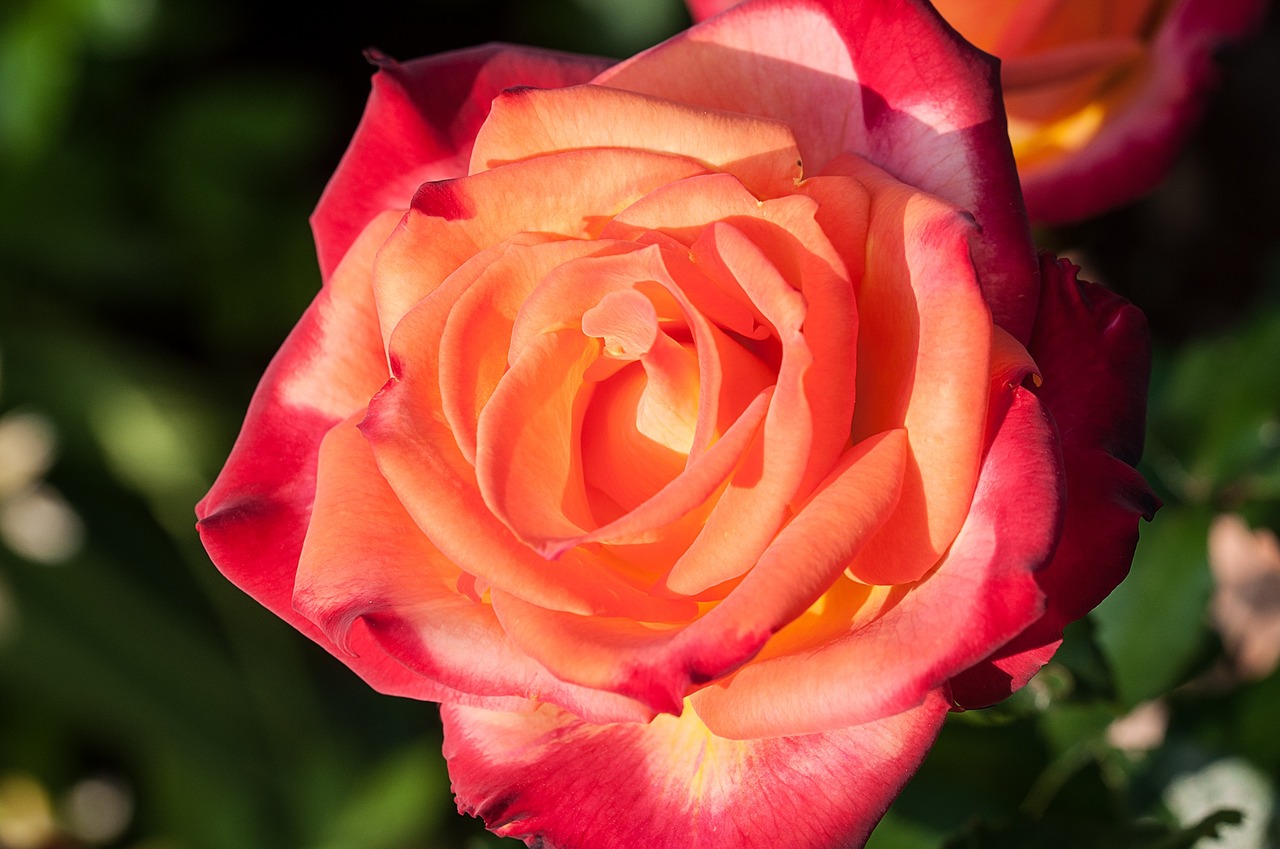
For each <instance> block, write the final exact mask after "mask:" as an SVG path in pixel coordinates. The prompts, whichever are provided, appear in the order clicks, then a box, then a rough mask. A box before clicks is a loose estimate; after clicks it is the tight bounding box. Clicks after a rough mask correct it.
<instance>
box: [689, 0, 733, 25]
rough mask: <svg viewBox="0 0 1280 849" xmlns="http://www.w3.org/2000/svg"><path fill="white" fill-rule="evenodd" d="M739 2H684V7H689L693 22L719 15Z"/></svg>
mask: <svg viewBox="0 0 1280 849" xmlns="http://www.w3.org/2000/svg"><path fill="white" fill-rule="evenodd" d="M739 2H740V0H686V2H685V5H686V6H688V7H689V14H690V15H692V16H693V19H694V20H695V21H702V20H706V19H707V18H709V17H711V16H712V15H718V14H720V13H721V12H723V11H724V10H725V9H728V8H729V7H730V6H736V5H737V4H738V3H739Z"/></svg>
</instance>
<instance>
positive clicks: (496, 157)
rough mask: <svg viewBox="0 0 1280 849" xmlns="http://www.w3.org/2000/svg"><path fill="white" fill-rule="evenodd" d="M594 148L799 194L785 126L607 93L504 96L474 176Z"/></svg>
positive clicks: (476, 153)
mask: <svg viewBox="0 0 1280 849" xmlns="http://www.w3.org/2000/svg"><path fill="white" fill-rule="evenodd" d="M592 147H619V148H635V149H639V150H649V151H654V152H658V153H671V154H676V155H678V156H687V157H689V158H690V159H695V160H697V161H698V162H701V163H703V164H704V165H706V166H708V167H709V168H711V169H712V170H716V171H725V172H727V173H730V174H733V175H734V176H736V177H737V178H738V179H739V180H741V181H742V183H743V185H745V186H746V187H747V188H749V189H751V190H752V191H753V192H754V193H755V194H757V195H760V196H761V197H771V196H776V195H780V194H783V193H786V192H790V191H793V190H794V189H795V183H796V181H797V180H799V179H800V176H801V163H800V159H799V156H800V152H799V150H797V149H796V140H795V137H794V136H792V134H791V130H790V129H789V128H788V127H787V126H785V125H784V124H780V123H778V122H776V121H768V120H762V119H760V118H757V117H754V116H750V115H743V114H741V113H735V112H711V111H708V110H706V109H699V108H696V107H692V106H689V105H686V104H683V103H675V102H673V101H670V100H663V99H660V98H656V97H648V96H646V95H641V94H636V93H635V92H630V91H620V90H618V89H616V88H609V87H606V86H575V87H573V88H569V89H560V90H557V91H544V90H539V89H527V88H526V89H515V90H510V91H506V92H504V93H503V94H501V95H499V97H498V98H497V99H496V100H494V102H493V111H492V113H491V114H490V117H489V120H488V121H486V122H485V123H484V126H483V127H481V128H480V131H479V134H478V135H477V136H476V145H475V149H474V150H473V151H472V159H471V172H472V173H475V172H477V171H484V170H486V169H488V168H494V167H496V166H498V165H502V164H504V163H507V162H513V161H515V160H518V159H527V158H529V157H531V156H543V155H546V154H549V153H560V152H563V151H566V150H582V149H585V148H592Z"/></svg>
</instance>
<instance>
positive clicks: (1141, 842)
mask: <svg viewBox="0 0 1280 849" xmlns="http://www.w3.org/2000/svg"><path fill="white" fill-rule="evenodd" d="M1240 821H1241V815H1240V812H1239V811H1235V810H1220V811H1216V812H1214V813H1212V814H1210V815H1209V816H1207V817H1205V818H1204V819H1203V820H1201V821H1200V822H1198V823H1196V824H1195V825H1192V826H1190V827H1189V828H1179V827H1177V826H1171V825H1165V824H1162V823H1157V822H1150V821H1148V822H1139V823H1129V824H1125V825H1121V826H1115V827H1109V828H1108V827H1099V826H1098V825H1097V823H1094V822H1090V821H1088V820H1082V821H1079V822H1076V823H1073V824H1070V825H1069V826H1067V827H1066V828H1062V827H1061V826H1060V825H1059V824H1054V826H1053V827H1045V826H1044V825H1043V824H1040V823H1034V822H1029V821H1025V820H1023V821H1019V822H1017V823H1015V824H1012V825H1008V826H1003V827H1001V826H991V825H988V824H985V823H979V824H977V825H975V826H972V827H971V829H970V831H969V832H968V833H967V834H965V835H962V836H960V837H957V838H955V839H953V840H950V841H948V842H947V843H946V844H945V849H1191V847H1192V846H1195V845H1196V844H1197V843H1198V842H1199V841H1201V840H1203V839H1205V838H1215V837H1217V836H1218V831H1219V829H1221V828H1222V827H1223V826H1225V825H1234V824H1236V823H1239V822H1240ZM1206 849H1207V847H1206Z"/></svg>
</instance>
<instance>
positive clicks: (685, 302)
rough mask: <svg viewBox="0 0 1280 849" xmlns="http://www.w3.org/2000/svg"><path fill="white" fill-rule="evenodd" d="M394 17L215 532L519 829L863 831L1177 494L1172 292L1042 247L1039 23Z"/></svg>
mask: <svg viewBox="0 0 1280 849" xmlns="http://www.w3.org/2000/svg"><path fill="white" fill-rule="evenodd" d="M375 59H376V61H377V63H378V65H379V71H378V73H377V74H376V75H375V77H374V87H373V94H372V97H371V99H370V102H369V106H368V109H367V111H366V113H365V116H364V119H363V120H362V122H361V124H360V127H359V129H358V131H357V133H356V137H355V139H354V141H353V142H352V144H351V147H350V149H349V150H348V152H347V154H346V156H345V157H344V158H343V160H342V163H341V165H340V166H339V169H338V172H337V174H336V175H335V176H334V178H333V180H332V182H331V183H330V184H329V187H328V189H327V190H326V191H325V194H324V196H323V198H322V199H321V201H320V205H319V207H318V209H317V210H316V214H315V216H314V218H313V224H314V229H315V233H316V240H317V244H318V252H319V257H320V264H321V269H322V273H323V276H324V278H325V282H324V287H323V289H322V290H321V292H320V294H319V295H318V296H317V298H316V300H315V302H314V303H313V304H312V305H311V307H310V309H309V310H308V311H307V312H306V314H305V315H304V316H303V318H302V320H301V321H300V323H299V324H298V326H297V328H296V329H295V330H294V331H293V333H292V334H291V335H290V337H289V338H288V340H287V341H286V342H285V344H284V346H283V348H282V349H281V351H280V353H279V354H278V355H277V356H276V358H275V360H274V361H273V362H272V364H271V365H270V367H269V368H268V370H267V373H266V375H265V376H264V378H263V380H262V383H261V384H260V386H259V388H258V390H257V392H256V394H255V395H254V398H253V401H252V403H251V405H250V408H249V412H248V417H247V419H246V421H245V425H244V429H243V431H242V432H241V435H240V438H239V440H238V441H237V443H236V445H235V448H234V449H233V451H232V454H231V457H230V459H229V460H228V462H227V466H226V468H225V469H224V471H223V472H222V474H221V476H220V477H219V479H218V481H217V483H216V484H215V485H214V487H213V489H212V491H211V492H210V493H209V495H208V496H207V497H206V498H205V499H204V500H203V501H202V502H201V503H200V505H199V507H198V508H197V512H198V514H199V516H200V525H199V527H200V532H201V534H202V536H203V539H204V543H205V545H206V547H207V548H208V551H209V553H210V555H211V556H212V558H213V560H214V561H215V562H216V563H217V565H218V566H219V568H221V569H222V571H223V572H224V573H225V574H226V575H227V576H228V577H230V578H231V579H232V580H233V581H235V582H236V583H237V584H239V585H240V586H241V587H243V588H244V589H245V590H246V591H247V592H249V593H250V594H252V595H253V596H254V597H255V598H257V599H258V600H259V601H261V602H262V603H263V604H265V605H266V606H267V607H269V608H270V609H272V610H273V611H275V612H276V613H277V614H279V615H280V616H281V617H283V618H284V619H286V620H287V621H289V622H290V623H292V624H293V625H294V626H295V627H297V628H298V629H299V630H301V631H302V632H303V633H305V634H306V635H308V636H309V637H311V638H312V639H314V640H315V641H317V642H318V643H320V644H321V645H322V646H324V647H325V648H327V649H329V650H330V651H331V652H333V653H334V654H335V655H337V656H338V657H339V658H341V659H342V660H343V661H344V662H346V663H347V664H348V665H349V666H350V667H351V668H352V669H353V670H355V671H356V672H357V673H358V674H359V675H361V676H362V677H363V678H364V679H365V680H366V681H368V682H369V683H370V684H371V685H372V686H374V687H376V688H377V689H379V690H382V691H384V692H387V693H393V694H398V695H403V696H409V697H413V698H418V699H427V700H432V701H437V702H440V703H441V705H442V708H441V712H442V716H443V721H444V729H445V742H444V753H445V756H446V758H447V759H448V763H449V770H450V774H451V777H452V781H453V789H454V792H455V793H456V794H457V797H458V804H459V807H460V808H461V809H462V810H464V811H467V812H470V813H473V814H476V815H478V816H480V817H483V818H484V820H485V822H486V823H487V825H488V826H489V828H490V829H492V830H494V831H495V832H497V833H498V834H502V835H509V836H515V837H519V838H523V839H525V840H526V841H527V842H528V843H529V844H530V845H535V846H548V847H549V846H555V847H560V848H561V849H611V847H636V846H642V847H673V849H674V847H693V849H741V847H764V846H770V847H772V846H787V847H814V848H815V849H816V847H848V846H856V845H859V844H860V843H861V842H862V841H864V840H865V839H866V836H867V835H868V833H869V832H870V830H871V828H872V827H873V826H874V825H875V823H876V821H877V820H878V819H879V817H880V816H881V815H882V814H883V812H884V810H885V808H886V807H887V806H888V804H889V802H890V801H891V799H892V798H893V797H894V795H895V794H896V793H897V792H898V791H899V789H900V788H901V787H902V785H903V783H904V782H905V781H906V779H907V778H908V776H909V775H910V774H911V773H912V772H913V771H914V770H915V769H916V767H917V766H918V765H919V763H920V761H921V759H922V758H923V757H924V754H925V752H926V750H927V749H928V747H929V746H930V744H931V743H932V741H933V739H934V737H935V736H936V734H937V732H938V730H939V727H940V726H941V724H942V722H943V719H944V717H945V715H946V713H947V712H948V711H949V710H952V709H958V708H964V707H977V706H983V705H988V704H991V703H993V702H995V701H997V700H999V699H1000V698H1002V697H1004V696H1006V695H1007V694H1008V693H1009V692H1011V691H1012V690H1013V689H1016V688H1017V687H1019V686H1021V685H1022V684H1024V683H1025V682H1026V681H1027V680H1028V679H1029V678H1030V677H1031V675H1033V674H1034V673H1035V671H1036V670H1037V669H1039V668H1040V666H1042V665H1043V664H1044V663H1045V661H1046V660H1047V659H1048V658H1049V657H1050V656H1051V655H1052V654H1053V652H1054V650H1055V648H1056V647H1057V645H1058V643H1059V642H1060V640H1061V633H1062V628H1063V626H1064V624H1065V623H1067V622H1070V621H1071V620H1073V619H1076V618H1078V617H1080V616H1082V615H1083V614H1084V613H1085V612H1087V611H1088V610H1089V609H1090V608H1092V607H1093V606H1094V605H1095V604H1097V602H1098V601H1099V600H1100V599H1101V598H1103V597H1104V596H1105V595H1106V594H1107V592H1109V591H1110V589H1111V588H1112V587H1114V586H1115V584H1116V583H1117V582H1118V581H1119V580H1120V579H1121V578H1122V577H1123V575H1124V573H1125V571H1126V570H1127V569H1128V565H1129V562H1130V558H1131V555H1132V551H1133V546H1134V544H1135V540H1136V534H1137V524H1138V518H1139V516H1144V515H1145V516H1150V514H1151V512H1152V511H1153V510H1154V508H1155V502H1154V499H1153V497H1152V496H1151V495H1150V493H1149V491H1148V490H1147V488H1146V486H1145V484H1144V483H1143V481H1142V479H1141V478H1140V477H1139V475H1138V474H1137V472H1135V471H1134V468H1133V464H1134V463H1135V462H1136V461H1137V458H1138V455H1139V453H1140V451H1141V444H1142V431H1143V409H1144V396H1145V392H1146V379H1147V343H1146V339H1145V325H1144V322H1143V319H1142V317H1141V315H1140V313H1138V312H1137V310H1135V309H1134V308H1133V307H1131V306H1130V305H1128V304H1127V303H1125V302H1124V301H1123V300H1122V299H1120V298H1118V297H1116V296H1115V295H1112V294H1110V293H1108V292H1107V291H1105V290H1103V289H1101V288H1100V287H1097V286H1094V285H1091V284H1086V283H1082V282H1079V281H1077V280H1076V278H1075V269H1074V267H1072V266H1070V265H1069V264H1066V263H1063V262H1060V261H1057V260H1054V259H1052V258H1050V257H1045V258H1043V259H1041V260H1040V261H1039V262H1037V259H1036V255H1035V253H1034V251H1033V249H1032V247H1031V244H1030V242H1029V237H1028V225H1027V220H1026V217H1025V212H1024V209H1023V206H1022V201H1021V196H1020V194H1019V192H1018V182H1017V176H1016V173H1015V170H1014V164H1013V158H1012V155H1011V153H1010V149H1009V142H1008V137H1007V132H1006V127H1005V120H1004V113H1003V111H1002V107H1001V103H1000V98H999V92H998V86H997V80H996V75H997V69H996V65H995V62H994V61H993V60H991V58H990V57H988V56H986V55H985V54H982V53H979V52H978V51H976V50H974V49H973V48H972V47H971V46H970V45H969V44H967V43H966V42H964V41H963V40H961V39H960V38H958V37H957V36H956V35H955V34H954V32H953V31H952V30H951V29H950V28H949V27H947V26H946V25H945V24H944V23H943V22H942V20H941V19H940V18H939V17H938V16H937V15H936V13H935V12H934V11H933V10H932V9H931V8H930V7H929V6H928V5H926V4H925V3H923V2H905V0H868V2H862V3H856V4H855V3H847V2H839V1H838V0H762V2H750V3H746V4H744V5H742V6H739V7H737V8H735V9H732V10H730V11H728V12H726V13H725V14H723V15H720V16H718V17H716V18H715V19H713V20H710V21H707V22H706V23H704V24H702V25H700V26H697V27H694V28H693V29H691V30H689V31H687V32H684V33H682V34H680V35H679V36H677V37H675V38H674V39H672V40H671V41H668V42H666V43H665V44H662V45H659V46H658V47H656V48H654V49H652V50H650V51H647V52H645V53H643V54H641V55H639V56H637V57H634V58H632V59H630V60H627V61H625V62H622V63H620V64H616V65H612V66H611V65H610V63H608V62H603V61H599V60H595V59H588V58H582V57H574V56H565V55H561V54H555V53H548V52H542V51H536V50H529V49H521V48H514V47H506V46H490V47H483V48H478V49H473V50H464V51H461V52H457V53H450V54H445V55H442V56H436V57H431V58H427V59H421V60H417V61H414V62H410V63H407V64H397V63H395V62H393V61H391V60H389V59H386V58H385V57H375Z"/></svg>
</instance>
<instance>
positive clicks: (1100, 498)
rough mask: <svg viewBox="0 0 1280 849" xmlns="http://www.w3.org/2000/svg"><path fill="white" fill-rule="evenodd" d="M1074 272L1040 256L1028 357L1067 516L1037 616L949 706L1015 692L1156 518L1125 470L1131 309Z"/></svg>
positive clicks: (976, 671)
mask: <svg viewBox="0 0 1280 849" xmlns="http://www.w3.org/2000/svg"><path fill="white" fill-rule="evenodd" d="M1078 270H1079V269H1077V268H1076V267H1075V266H1074V265H1072V264H1070V263H1068V262H1066V261H1063V260H1057V259H1054V258H1053V257H1052V256H1050V255H1048V254H1045V255H1044V256H1042V257H1041V271H1042V274H1041V279H1042V280H1043V285H1044V291H1043V293H1042V294H1041V300H1040V304H1041V308H1040V313H1039V315H1038V316H1037V317H1036V330H1035V334H1034V335H1033V337H1032V344H1031V353H1032V355H1034V356H1035V357H1036V361H1037V364H1038V365H1039V366H1040V369H1041V373H1042V374H1043V377H1044V383H1043V385H1042V386H1041V387H1040V389H1039V391H1038V394H1039V395H1040V396H1041V397H1042V398H1043V399H1044V402H1045V404H1046V406H1047V407H1048V409H1049V411H1050V413H1051V414H1052V415H1053V417H1054V419H1055V420H1056V422H1057V424H1058V427H1059V430H1060V433H1061V439H1062V445H1063V461H1064V463H1065V465H1066V475H1067V510H1066V516H1065V519H1064V522H1063V532H1062V537H1061V540H1060V541H1059V543H1058V549H1057V551H1056V552H1055V554H1054V558H1053V560H1052V561H1051V562H1050V564H1049V565H1048V567H1047V568H1045V569H1044V570H1043V571H1042V572H1041V573H1040V574H1039V575H1037V580H1038V581H1039V583H1040V585H1041V587H1042V588H1043V589H1044V591H1045V593H1046V596H1047V598H1048V606H1047V609H1046V611H1045V614H1044V616H1043V618H1042V619H1041V620H1040V621H1038V622H1036V623H1035V625H1033V626H1032V627H1031V628H1029V629H1028V630H1027V631H1026V632H1025V633H1024V634H1022V635H1020V636H1019V637H1018V638H1017V639H1016V640H1014V641H1013V642H1011V643H1010V644H1008V645H1006V646H1004V647H1002V648H1001V649H1000V650H999V651H997V652H996V653H995V654H994V655H993V656H992V657H991V658H989V659H988V661H987V662H984V663H981V664H978V665H977V666H975V667H974V668H972V669H970V670H968V671H967V672H965V673H964V674H962V675H960V676H958V677H957V678H956V679H954V680H953V681H952V684H951V687H952V695H953V698H954V699H955V702H956V704H957V706H959V707H965V708H974V707H985V706H987V705H990V704H994V703H995V702H997V701H999V700H1001V699H1003V698H1005V697H1006V696H1008V695H1009V694H1010V693H1011V692H1013V691H1014V690H1017V689H1018V688H1019V687H1021V686H1022V685H1023V684H1025V683H1026V682H1027V681H1028V680H1030V678H1031V676H1032V675H1034V674H1035V673H1036V672H1037V671H1039V669H1040V667H1041V666H1043V665H1044V664H1045V663H1046V662H1048V660H1049V659H1050V658H1051V657H1052V656H1053V653H1054V651H1055V650H1056V649H1057V647H1058V643H1059V642H1060V641H1061V639H1062V629H1063V627H1064V626H1065V625H1067V624H1069V623H1070V622H1072V621H1074V620H1076V619H1079V618H1080V617H1081V616H1084V615H1085V614H1086V613H1087V612H1088V611H1089V610H1091V609H1092V608H1093V607H1095V606H1096V605H1097V604H1098V603H1099V602H1100V601H1102V599H1103V598H1105V597H1106V595H1107V594H1108V593H1109V592H1111V590H1112V589H1113V588H1114V587H1115V586H1116V585H1117V584H1119V583H1120V581H1121V580H1122V579H1123V578H1124V576H1125V575H1126V574H1127V573H1128V571H1129V564H1130V563H1131V562H1132V560H1133V551H1134V548H1135V546H1136V545H1137V539H1138V519H1139V518H1140V517H1141V518H1146V519H1148V520H1149V519H1151V518H1152V516H1153V515H1154V514H1155V511H1156V510H1157V509H1158V508H1159V506H1160V505H1159V500H1158V499H1156V497H1155V496H1154V495H1153V494H1152V492H1151V490H1150V489H1149V488H1148V487H1147V485H1146V482H1145V481H1143V479H1142V476H1141V475H1139V474H1138V472H1137V471H1136V470H1135V469H1134V468H1133V464H1135V463H1137V461H1138V457H1139V456H1141V454H1142V436H1143V429H1144V427H1143V426H1144V410H1145V409H1146V395H1147V378H1148V374H1149V370H1150V351H1149V343H1148V339H1147V327H1146V321H1145V319H1143V317H1142V313H1141V312H1139V311H1138V309H1137V308H1136V307H1134V306H1133V305H1132V304H1130V303H1128V302H1127V301H1125V300H1124V299H1123V298H1121V297H1119V296H1118V295H1115V294H1114V293H1112V292H1108V291H1107V290H1106V289H1103V288H1102V287H1101V286H1098V285H1096V284H1092V283H1083V282H1081V281H1078V280H1077V279H1076V272H1077V271H1078Z"/></svg>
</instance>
